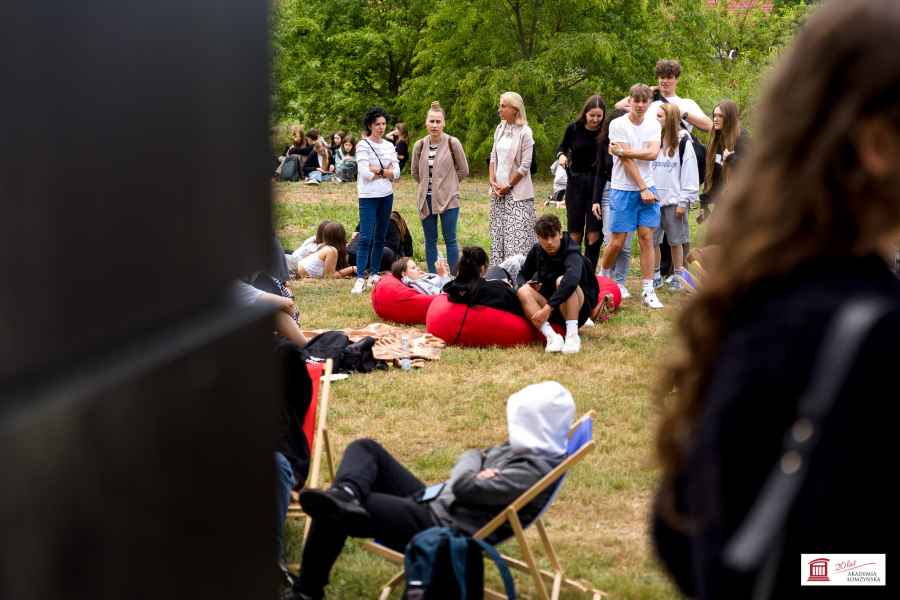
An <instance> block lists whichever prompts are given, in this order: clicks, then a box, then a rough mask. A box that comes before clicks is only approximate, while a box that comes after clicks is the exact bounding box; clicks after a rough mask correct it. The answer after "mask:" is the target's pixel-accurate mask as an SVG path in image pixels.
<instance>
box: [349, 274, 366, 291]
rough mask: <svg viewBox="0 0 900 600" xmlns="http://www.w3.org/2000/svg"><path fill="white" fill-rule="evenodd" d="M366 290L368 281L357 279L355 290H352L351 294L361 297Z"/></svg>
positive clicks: (354, 285)
mask: <svg viewBox="0 0 900 600" xmlns="http://www.w3.org/2000/svg"><path fill="white" fill-rule="evenodd" d="M365 289H366V280H365V279H363V278H362V277H358V278H357V279H356V283H354V284H353V289H351V290H350V293H351V294H356V295H359V294H362V293H363V290H365Z"/></svg>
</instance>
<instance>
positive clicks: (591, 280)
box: [518, 234, 600, 309]
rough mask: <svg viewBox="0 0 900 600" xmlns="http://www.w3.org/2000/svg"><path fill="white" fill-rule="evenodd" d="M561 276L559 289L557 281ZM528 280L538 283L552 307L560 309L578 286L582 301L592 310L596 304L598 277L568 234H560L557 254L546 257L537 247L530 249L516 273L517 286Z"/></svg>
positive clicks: (538, 245)
mask: <svg viewBox="0 0 900 600" xmlns="http://www.w3.org/2000/svg"><path fill="white" fill-rule="evenodd" d="M560 276H562V281H560V282H559V286H558V287H557V285H556V279H557V278H558V277H560ZM529 281H539V282H540V283H541V294H543V295H544V297H545V298H546V297H547V294H548V293H549V294H551V295H550V297H549V298H548V299H547V303H548V304H549V305H550V306H552V307H553V308H559V306H560V305H561V304H562V303H563V302H565V301H566V299H567V298H568V297H569V296H571V295H572V293H574V292H575V288H576V287H579V286H580V287H581V291H582V292H584V301H585V303H586V304H588V305H590V307H591V309H593V308H594V307H595V306H596V305H597V294H598V293H599V292H600V289H599V288H598V287H597V278H596V277H594V274H593V268H592V267H591V263H590V261H588V260H587V259H585V258H584V257H583V256H582V255H581V245H580V244H577V243H576V242H575V241H573V240H572V238H570V237H569V236H568V235H565V234H563V236H562V240H560V243H559V250H557V251H556V254H547V252H545V251H544V249H543V248H541V245H540V244H535V245H534V246H532V248H531V250H530V251H529V252H528V256H526V257H525V263H524V264H523V265H522V268H521V269H520V270H519V277H518V283H519V287H521V286H523V285H525V284H526V283H527V282H529Z"/></svg>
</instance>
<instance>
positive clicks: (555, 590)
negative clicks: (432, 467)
mask: <svg viewBox="0 0 900 600" xmlns="http://www.w3.org/2000/svg"><path fill="white" fill-rule="evenodd" d="M593 418H594V411H589V412H587V413H586V414H585V415H584V416H583V417H581V418H580V419H578V421H576V422H575V424H574V425H572V428H571V429H570V430H569V441H568V444H567V448H566V458H565V460H563V462H561V463H560V464H559V465H557V466H556V468H554V469H553V470H552V471H550V472H549V473H547V474H546V475H545V476H544V477H543V478H542V479H541V480H540V481H538V482H537V483H535V484H534V485H533V486H531V488H530V489H528V490H527V491H526V492H524V493H523V494H522V495H521V496H519V497H518V498H516V499H515V500H514V501H513V502H512V503H510V505H509V506H507V507H506V508H505V509H504V510H503V511H502V512H500V514H498V515H497V516H496V517H494V519H492V520H491V521H490V522H489V523H488V524H487V525H485V526H484V527H482V528H481V529H479V530H478V531H477V532H475V534H474V535H473V536H472V537H474V538H476V539H479V540H483V539H485V538H487V537H488V536H490V535H491V534H492V533H494V532H495V531H497V529H499V528H500V527H501V526H503V525H504V524H509V527H510V528H511V529H512V537H515V539H516V542H517V543H518V545H519V549H520V550H521V551H522V556H523V557H524V560H519V559H515V558H512V557H510V556H506V555H505V554H501V555H500V556H501V558H503V560H504V561H505V562H506V564H507V565H508V566H509V567H510V568H511V569H516V570H518V571H522V572H525V573H528V574H530V575H531V577H532V579H533V580H534V583H535V587H536V588H537V595H538V598H540V599H541V600H551V599H552V600H557V599H558V598H559V593H560V590H561V588H562V586H563V585H565V586H568V587H570V588H573V589H575V590H577V591H579V592H583V593H585V594H591V597H592V599H593V600H598V599H599V598H602V597H604V596H607V594H606V592H601V591H600V590H596V589H593V588H591V587H589V586H588V585H585V584H583V583H581V582H578V581H575V580H572V579H567V578H566V577H565V574H564V571H563V567H562V564H561V563H560V562H559V557H558V556H557V555H556V551H555V550H554V549H553V545H552V544H551V543H550V537H549V536H548V535H547V529H546V528H545V527H544V523H543V521H542V517H543V515H544V513H545V512H546V511H547V509H548V508H549V507H550V506H551V505H552V504H553V502H554V500H556V496H557V494H559V490H560V488H561V487H562V482H563V479H564V478H565V475H566V473H567V472H568V471H569V469H571V468H572V467H574V466H575V465H576V464H578V463H579V462H581V461H582V460H583V459H584V457H585V456H586V455H587V453H588V452H590V451H591V450H593V448H594V445H595V444H594V440H593ZM551 487H552V488H553V493H552V494H551V496H550V499H549V500H548V501H547V503H546V504H545V505H544V507H543V508H542V509H541V512H540V514H538V516H537V517H536V518H535V519H534V520H533V521H532V522H531V524H530V525H534V527H535V528H536V529H537V531H538V534H539V535H540V538H541V543H542V545H543V547H544V552H545V553H546V555H547V558H548V559H549V561H550V565H551V570H549V571H548V570H546V569H539V568H538V565H537V562H536V561H535V558H534V553H533V552H532V551H531V548H530V547H529V545H528V542H527V540H526V539H525V531H524V528H523V527H522V522H521V521H520V520H519V511H520V510H521V509H522V508H524V507H525V506H526V505H527V504H528V503H529V502H531V501H532V500H534V499H535V498H536V497H537V496H538V495H540V494H541V493H542V492H544V491H545V490H546V489H548V488H551ZM502 541H505V540H501V542H502ZM498 543H499V542H498ZM364 547H365V548H366V549H367V550H369V551H371V552H374V553H376V554H378V555H379V556H382V557H383V558H386V559H388V560H389V561H391V562H394V563H397V564H401V565H402V564H403V554H402V553H400V552H396V551H394V550H392V549H390V548H388V547H386V546H383V545H381V544H379V543H378V542H375V541H370V542H368V543H366V544H365V545H364ZM402 580H403V571H400V572H399V573H397V574H396V575H394V577H392V578H391V579H390V581H388V582H387V583H386V584H385V585H384V586H383V587H382V590H381V595H380V596H379V598H380V600H387V598H388V597H389V596H390V595H391V591H392V589H393V588H394V587H396V586H397V585H398V584H399V583H401V582H402ZM545 580H546V583H550V585H551V588H550V591H549V592H548V591H547V586H546V584H545ZM484 591H485V596H486V597H488V598H506V595H505V594H501V593H499V592H497V591H494V590H491V589H488V588H485V590H484Z"/></svg>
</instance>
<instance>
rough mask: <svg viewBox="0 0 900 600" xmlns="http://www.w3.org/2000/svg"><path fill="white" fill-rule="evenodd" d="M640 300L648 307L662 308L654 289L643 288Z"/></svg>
mask: <svg viewBox="0 0 900 600" xmlns="http://www.w3.org/2000/svg"><path fill="white" fill-rule="evenodd" d="M641 302H643V303H644V305H645V306H647V307H649V308H662V307H663V303H662V302H660V301H659V298H657V297H656V290H645V291H644V293H642V294H641Z"/></svg>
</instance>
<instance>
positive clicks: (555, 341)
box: [544, 333, 580, 352]
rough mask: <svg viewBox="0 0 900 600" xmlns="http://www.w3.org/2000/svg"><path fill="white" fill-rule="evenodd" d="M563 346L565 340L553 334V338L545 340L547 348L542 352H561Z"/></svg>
mask: <svg viewBox="0 0 900 600" xmlns="http://www.w3.org/2000/svg"><path fill="white" fill-rule="evenodd" d="M579 343H580V342H579ZM564 346H565V340H564V339H563V336H561V335H559V334H558V333H554V334H553V337H551V338H550V339H549V340H547V346H546V347H545V348H544V352H562V349H563V347H564Z"/></svg>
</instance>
